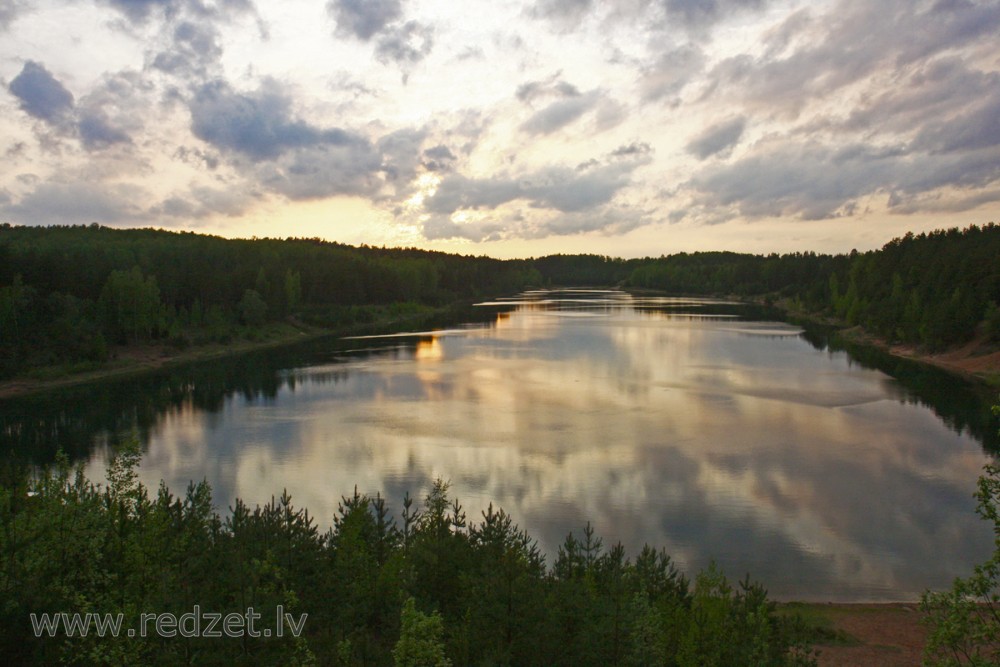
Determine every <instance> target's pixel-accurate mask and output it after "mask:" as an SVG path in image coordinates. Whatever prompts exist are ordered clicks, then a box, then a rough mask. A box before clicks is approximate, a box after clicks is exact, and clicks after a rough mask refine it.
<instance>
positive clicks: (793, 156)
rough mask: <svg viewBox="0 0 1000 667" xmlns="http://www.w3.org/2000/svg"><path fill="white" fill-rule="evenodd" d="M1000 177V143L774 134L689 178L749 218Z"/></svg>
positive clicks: (836, 210) (704, 196) (898, 197)
mask: <svg viewBox="0 0 1000 667" xmlns="http://www.w3.org/2000/svg"><path fill="white" fill-rule="evenodd" d="M997 179H1000V150H997V149H995V148H994V149H992V150H985V151H979V152H977V153H976V154H970V155H955V154H948V155H934V154H927V153H915V152H911V151H910V150H909V148H908V147H907V146H903V145H900V146H891V147H884V148H878V147H873V146H870V145H867V144H850V145H846V146H830V145H824V144H821V143H818V142H805V143H802V142H795V141H775V142H773V143H769V144H766V145H764V146H760V147H758V148H757V150H755V151H753V152H752V153H751V154H749V155H748V156H746V157H744V158H743V159H740V160H737V161H736V162H734V163H732V164H722V165H716V166H712V167H708V168H706V169H703V170H701V171H699V172H698V173H696V174H695V176H694V177H693V178H692V179H691V181H690V183H689V184H688V185H689V186H690V187H692V188H693V190H694V191H695V192H696V193H697V194H696V201H697V202H698V203H699V204H700V205H702V206H705V207H706V208H729V209H732V210H733V211H734V212H735V213H736V214H739V215H742V216H745V217H748V218H757V217H764V216H772V217H777V216H792V217H798V218H801V219H807V220H814V219H823V218H831V217H836V216H838V215H840V214H842V213H844V212H852V211H853V210H854V209H855V207H857V206H858V202H859V200H860V199H861V198H864V197H871V196H874V195H881V196H884V197H886V198H887V201H889V204H890V206H892V205H900V204H902V203H904V202H906V201H910V200H912V199H913V198H914V197H920V196H922V195H926V194H928V193H932V192H935V191H937V190H939V189H941V188H948V187H951V188H964V189H970V188H971V189H976V188H984V187H985V188H989V189H990V191H996V190H1000V187H998V186H997V185H996V183H995V182H996V181H997ZM991 184H993V185H991ZM890 195H891V198H890ZM965 199H966V200H967V201H968V202H969V203H970V205H971V204H972V203H974V202H975V198H974V197H973V198H968V197H966V198H965Z"/></svg>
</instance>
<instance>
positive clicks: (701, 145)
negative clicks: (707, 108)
mask: <svg viewBox="0 0 1000 667" xmlns="http://www.w3.org/2000/svg"><path fill="white" fill-rule="evenodd" d="M746 124H747V120H746V118H744V117H743V116H737V117H736V118H731V119H729V120H726V121H723V122H721V123H717V124H715V125H710V126H709V127H707V128H705V129H704V130H703V131H702V132H701V133H700V134H699V135H698V136H697V137H695V138H694V139H692V140H691V141H690V142H689V143H688V145H687V150H688V152H689V153H691V154H692V155H694V156H696V157H698V158H699V159H702V160H704V159H706V158H708V157H711V156H713V155H717V154H719V153H723V152H725V151H728V150H729V149H731V148H732V147H733V146H734V145H736V143H737V142H738V141H739V140H740V137H742V136H743V130H744V129H745V128H746Z"/></svg>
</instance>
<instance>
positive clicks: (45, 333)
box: [0, 225, 542, 377]
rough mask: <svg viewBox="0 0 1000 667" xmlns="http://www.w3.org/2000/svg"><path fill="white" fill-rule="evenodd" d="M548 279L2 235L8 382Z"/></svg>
mask: <svg viewBox="0 0 1000 667" xmlns="http://www.w3.org/2000/svg"><path fill="white" fill-rule="evenodd" d="M541 281H542V279H541V277H540V276H539V275H538V273H537V271H535V270H534V269H533V268H532V267H531V265H530V264H529V263H527V262H525V261H500V260H495V259H490V258H487V257H467V256H459V255H449V254H445V253H435V252H428V251H423V250H413V249H382V248H371V247H360V248H355V247H350V246H345V245H341V244H338V243H330V242H326V241H321V240H319V239H286V240H278V239H255V240H227V239H222V238H219V237H213V236H205V235H199V234H193V233H172V232H166V231H162V230H152V229H134V230H116V229H110V228H107V227H101V226H99V225H90V226H76V227H14V226H10V225H3V226H0V377H3V376H5V375H7V376H9V375H11V374H14V373H16V372H18V371H22V370H24V369H26V368H31V367H35V366H41V365H46V364H57V363H68V362H79V361H84V362H85V361H91V362H101V361H104V360H105V359H107V358H108V356H109V354H111V353H113V349H114V347H115V346H116V345H122V344H127V343H134V342H144V341H150V340H156V341H164V342H167V343H170V344H173V345H176V346H178V347H185V346H187V345H189V344H191V343H195V344H198V343H204V342H209V341H217V342H228V341H229V340H230V339H232V338H233V337H234V336H237V335H239V334H240V332H241V331H246V330H247V329H253V328H254V327H259V326H261V325H263V324H265V323H267V322H269V321H276V320H282V319H284V318H286V317H288V316H289V315H292V314H294V315H296V316H297V317H298V318H299V319H300V320H301V321H303V322H306V323H310V324H315V325H318V326H324V327H339V326H344V325H351V324H356V323H359V322H361V323H364V322H370V321H372V320H374V319H377V318H378V317H380V316H385V315H386V313H388V314H390V315H391V314H400V313H402V314H405V313H407V312H412V311H414V310H419V308H420V307H428V306H436V305H441V304H447V303H450V302H454V301H456V300H459V299H467V298H473V297H479V296H482V295H498V294H507V293H512V292H516V291H517V290H520V289H522V288H524V287H525V286H527V285H530V284H535V285H537V284H540V283H541Z"/></svg>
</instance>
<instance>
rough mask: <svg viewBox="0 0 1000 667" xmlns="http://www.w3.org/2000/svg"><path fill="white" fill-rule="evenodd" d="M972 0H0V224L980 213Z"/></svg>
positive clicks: (786, 226) (998, 82)
mask: <svg viewBox="0 0 1000 667" xmlns="http://www.w3.org/2000/svg"><path fill="white" fill-rule="evenodd" d="M998 34H1000V0H931V1H924V0H812V1H805V0H801V1H799V0H605V1H603V2H599V1H597V0H523V1H515V0H492V1H489V2H485V1H480V0H464V1H462V2H442V1H440V0H437V1H435V0H327V1H326V2H324V1H323V0H256V1H254V0H91V1H89V2H81V1H79V0H0V156H2V159H0V221H3V222H10V223H13V224H25V225H51V224H89V223H91V222H99V223H101V224H105V225H108V226H113V227H162V228H166V229H175V230H187V231H195V232H200V233H211V234H219V235H222V236H226V237H251V236H258V237H266V236H267V237H281V238H284V237H320V238H324V239H328V240H332V241H339V242H343V243H350V244H362V243H365V244H369V245H378V246H381V245H386V246H415V247H421V248H429V249H436V250H444V251H447V252H457V253H462V254H475V255H481V254H486V255H491V256H494V257H528V256H540V255H546V254H551V253H560V252H562V253H576V252H587V253H598V254H604V255H613V256H620V257H639V256H659V255H663V254H671V253H675V252H681V251H696V250H736V251H743V252H792V251H805V250H812V251H817V252H846V251H849V250H851V249H852V248H857V249H859V250H865V249H869V248H876V247H881V246H882V245H883V244H884V243H886V242H887V241H889V240H890V239H892V238H894V237H898V236H901V235H903V234H904V233H906V232H907V231H914V232H920V231H926V230H932V229H940V228H946V227H956V226H957V227H964V226H968V225H969V224H985V223H987V222H991V221H1000V215H998V214H997V213H998V210H1000V40H998V39H997V35H998Z"/></svg>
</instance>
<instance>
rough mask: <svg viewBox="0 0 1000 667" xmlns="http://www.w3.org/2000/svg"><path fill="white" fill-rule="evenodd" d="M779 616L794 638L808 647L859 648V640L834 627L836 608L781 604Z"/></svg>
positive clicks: (825, 605)
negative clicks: (833, 615) (833, 614)
mask: <svg viewBox="0 0 1000 667" xmlns="http://www.w3.org/2000/svg"><path fill="white" fill-rule="evenodd" d="M776 613H777V615H778V616H779V617H780V618H782V619H783V620H785V622H786V623H787V624H788V625H787V627H788V629H789V631H790V632H791V633H792V636H793V638H794V639H795V640H796V641H798V642H801V643H803V644H807V645H810V646H812V645H819V646H859V645H860V644H861V642H860V641H858V639H857V638H855V637H853V636H851V635H850V634H848V633H846V632H844V631H843V630H839V629H837V628H836V627H834V622H833V617H832V613H836V608H831V607H830V605H827V604H821V603H807V602H786V603H783V604H779V605H778V607H777V609H776Z"/></svg>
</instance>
